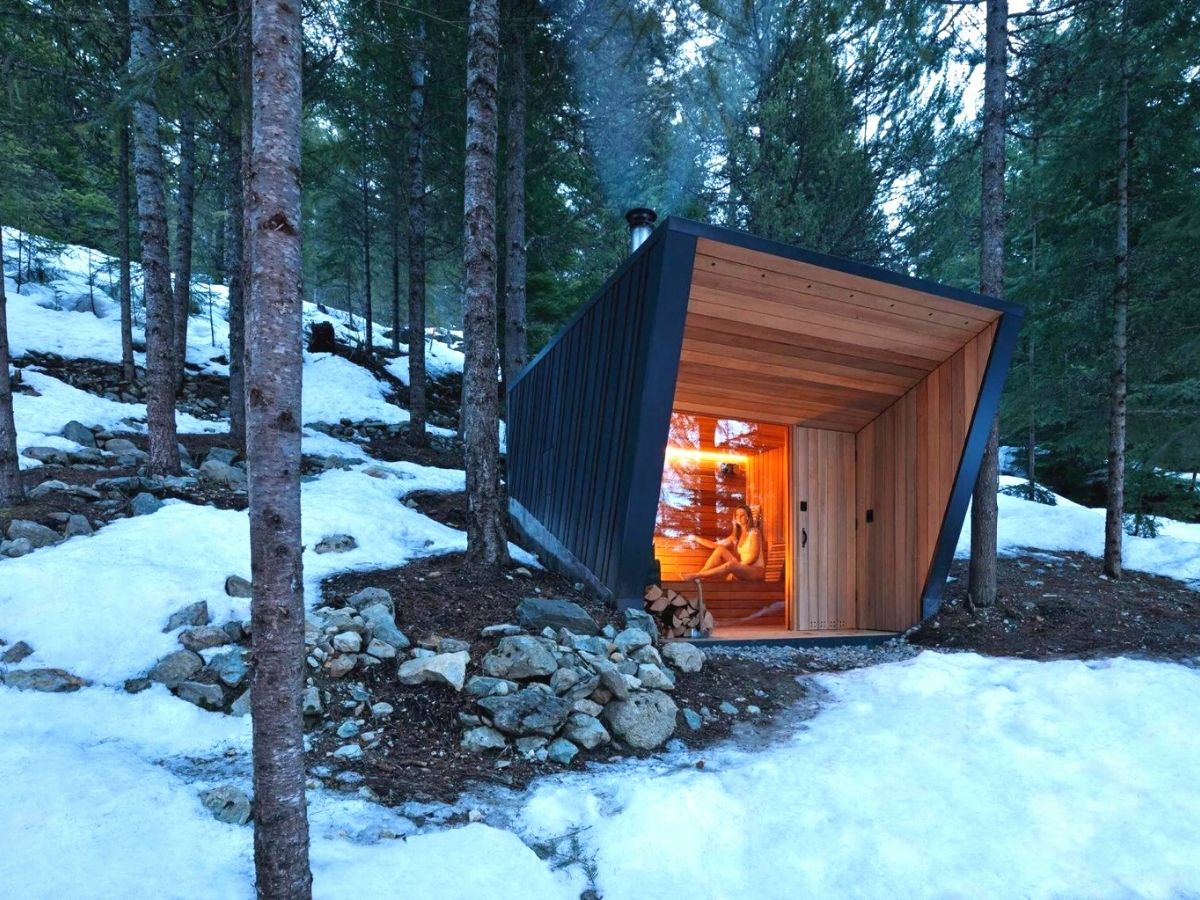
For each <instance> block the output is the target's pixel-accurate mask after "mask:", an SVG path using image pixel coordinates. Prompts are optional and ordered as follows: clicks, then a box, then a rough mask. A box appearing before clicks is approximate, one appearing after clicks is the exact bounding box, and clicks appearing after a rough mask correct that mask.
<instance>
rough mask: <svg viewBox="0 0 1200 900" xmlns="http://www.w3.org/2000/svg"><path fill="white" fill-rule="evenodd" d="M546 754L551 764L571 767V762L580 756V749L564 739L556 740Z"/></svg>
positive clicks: (551, 743)
mask: <svg viewBox="0 0 1200 900" xmlns="http://www.w3.org/2000/svg"><path fill="white" fill-rule="evenodd" d="M546 753H547V755H549V757H550V761H551V762H556V763H558V764H559V765H560V766H569V765H570V764H571V761H572V760H573V759H575V757H576V756H578V755H579V748H578V747H576V746H575V745H574V744H572V743H571V742H570V741H568V740H565V739H564V738H555V739H554V740H552V741H551V742H550V746H549V747H547V748H546Z"/></svg>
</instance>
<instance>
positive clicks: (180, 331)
mask: <svg viewBox="0 0 1200 900" xmlns="http://www.w3.org/2000/svg"><path fill="white" fill-rule="evenodd" d="M179 11H180V18H181V22H182V28H183V40H184V44H185V46H184V54H183V77H182V79H181V81H182V85H181V99H180V104H181V105H180V110H179V204H178V205H179V222H178V224H177V229H176V232H175V366H176V368H175V389H176V390H178V389H179V388H181V387H183V373H184V365H185V364H186V363H187V333H188V317H189V316H190V315H191V311H192V222H193V217H194V211H195V205H196V117H195V110H194V108H193V91H194V90H195V88H194V79H195V76H196V60H195V56H194V55H193V54H192V52H191V46H190V45H191V43H192V40H193V35H192V0H182V2H181V4H180V8H179Z"/></svg>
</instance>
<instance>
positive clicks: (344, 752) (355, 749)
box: [333, 744, 363, 759]
mask: <svg viewBox="0 0 1200 900" xmlns="http://www.w3.org/2000/svg"><path fill="white" fill-rule="evenodd" d="M333 755H334V756H336V757H337V758H338V759H362V755H363V748H362V747H360V746H359V745H358V744H342V746H340V747H338V748H337V749H336V750H334V751H333Z"/></svg>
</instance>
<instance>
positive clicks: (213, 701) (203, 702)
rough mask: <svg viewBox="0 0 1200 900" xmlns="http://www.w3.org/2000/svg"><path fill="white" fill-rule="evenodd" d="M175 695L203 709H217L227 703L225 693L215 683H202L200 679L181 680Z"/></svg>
mask: <svg viewBox="0 0 1200 900" xmlns="http://www.w3.org/2000/svg"><path fill="white" fill-rule="evenodd" d="M175 696H176V697H178V698H179V699H180V700H186V701H187V702H188V703H194V704H195V705H196V706H199V707H200V708H201V709H209V710H217V709H220V708H221V707H222V706H223V705H224V703H225V694H224V693H223V692H222V691H221V689H220V687H218V686H217V685H215V684H202V683H201V682H199V681H181V682H180V683H179V684H178V685H177V686H176V687H175Z"/></svg>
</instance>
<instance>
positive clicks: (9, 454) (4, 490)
mask: <svg viewBox="0 0 1200 900" xmlns="http://www.w3.org/2000/svg"><path fill="white" fill-rule="evenodd" d="M8 364H9V359H8V298H7V297H6V296H5V293H4V232H3V229H0V506H5V507H9V506H18V505H20V504H21V503H23V502H24V501H25V488H24V486H23V485H22V484H21V461H20V457H19V456H17V425H16V421H15V420H14V418H13V392H12V378H11V377H10V376H9V374H8Z"/></svg>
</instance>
